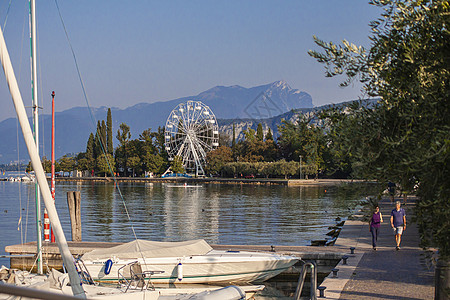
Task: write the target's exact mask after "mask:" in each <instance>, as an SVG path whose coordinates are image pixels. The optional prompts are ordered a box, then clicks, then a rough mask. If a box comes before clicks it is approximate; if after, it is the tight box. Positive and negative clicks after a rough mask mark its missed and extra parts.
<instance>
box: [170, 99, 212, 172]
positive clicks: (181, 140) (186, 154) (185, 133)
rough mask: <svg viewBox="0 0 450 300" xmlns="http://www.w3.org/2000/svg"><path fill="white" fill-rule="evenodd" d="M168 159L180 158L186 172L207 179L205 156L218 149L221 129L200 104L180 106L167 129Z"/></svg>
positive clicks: (208, 109)
mask: <svg viewBox="0 0 450 300" xmlns="http://www.w3.org/2000/svg"><path fill="white" fill-rule="evenodd" d="M164 135H165V147H166V151H167V153H168V154H169V159H170V160H173V159H174V158H175V157H176V156H179V157H180V158H181V159H182V160H183V167H184V168H185V169H186V172H189V173H194V174H195V175H205V171H204V168H203V166H204V165H205V163H206V154H207V153H208V152H209V151H211V150H213V149H215V148H216V147H218V146H219V127H218V125H217V120H216V116H215V115H214V113H213V112H212V111H211V109H210V108H209V107H208V106H206V105H205V104H203V103H202V102H200V101H187V102H186V103H181V104H179V105H177V107H175V108H174V109H173V110H172V111H171V112H170V114H169V117H168V118H167V121H166V127H165V134H164Z"/></svg>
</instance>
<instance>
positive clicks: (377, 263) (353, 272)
mask: <svg viewBox="0 0 450 300" xmlns="http://www.w3.org/2000/svg"><path fill="white" fill-rule="evenodd" d="M408 201H409V202H408V204H407V205H406V207H405V206H402V207H403V208H405V209H406V218H407V225H408V226H407V227H406V231H405V232H404V234H403V236H402V242H401V245H400V246H401V249H400V250H399V251H396V250H395V241H394V235H393V231H392V229H391V227H390V212H391V210H392V209H393V207H394V205H392V204H391V203H390V201H389V200H388V199H385V200H383V201H382V202H381V203H380V210H381V213H382V214H383V219H384V223H382V225H381V234H380V237H379V239H378V243H377V249H378V250H377V251H374V250H372V245H371V234H370V232H369V226H368V223H363V222H361V221H351V220H349V221H347V222H346V223H345V225H344V228H343V230H342V232H341V234H342V237H341V236H340V237H339V238H338V240H337V242H336V246H337V247H342V248H344V249H348V248H349V247H352V246H353V247H355V248H356V250H355V254H354V255H351V254H349V256H350V257H349V259H348V264H347V265H343V263H342V261H341V262H340V263H339V264H338V265H337V266H336V268H338V269H339V272H338V277H337V278H334V277H333V276H332V274H330V275H329V276H328V277H327V278H326V279H325V280H324V282H323V283H322V286H325V287H326V291H325V296H326V298H327V299H346V300H347V299H433V298H434V269H433V268H431V267H430V266H429V265H428V264H427V261H428V260H427V259H425V258H424V251H423V250H422V249H421V248H419V246H418V245H419V234H418V230H417V227H416V226H415V224H413V223H412V212H413V207H414V205H415V204H414V202H413V201H414V200H413V199H411V198H409V199H408ZM347 251H348V252H350V251H349V250H347Z"/></svg>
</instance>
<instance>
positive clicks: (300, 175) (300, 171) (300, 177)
mask: <svg viewBox="0 0 450 300" xmlns="http://www.w3.org/2000/svg"><path fill="white" fill-rule="evenodd" d="M299 173H300V174H299V179H302V156H301V155H300V170H299Z"/></svg>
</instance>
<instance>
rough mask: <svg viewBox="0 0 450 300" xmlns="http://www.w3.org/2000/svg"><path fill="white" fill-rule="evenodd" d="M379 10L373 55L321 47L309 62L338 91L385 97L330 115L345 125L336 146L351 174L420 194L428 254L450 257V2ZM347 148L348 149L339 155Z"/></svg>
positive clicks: (388, 3) (400, 1)
mask: <svg viewBox="0 0 450 300" xmlns="http://www.w3.org/2000/svg"><path fill="white" fill-rule="evenodd" d="M370 4H372V5H374V6H377V7H379V8H381V9H382V11H383V13H382V14H381V16H380V18H378V19H377V20H374V21H372V22H371V23H370V27H371V29H372V35H371V36H370V39H371V46H370V48H369V49H365V48H363V47H358V46H355V45H353V44H351V43H349V42H347V41H343V42H342V43H341V44H334V43H328V42H324V41H322V40H320V39H318V38H316V37H314V39H315V42H316V44H317V45H318V46H319V47H320V48H321V49H322V50H321V52H318V51H310V52H309V54H310V55H311V56H313V57H314V58H316V59H317V60H318V61H319V62H321V63H323V64H324V65H325V68H326V76H328V77H332V76H337V75H343V77H344V80H343V82H342V84H341V85H343V86H346V85H348V84H350V83H351V82H352V81H354V80H359V81H360V82H362V83H363V89H364V93H367V95H368V96H376V97H380V99H381V100H379V101H378V103H377V105H375V106H374V107H365V106H363V105H360V106H357V107H353V108H352V109H350V110H347V111H342V110H339V109H335V110H330V111H329V112H328V115H327V116H326V119H327V121H328V122H329V123H330V125H331V126H333V125H339V124H342V123H345V124H346V125H349V126H350V127H348V126H345V127H344V126H342V132H341V135H340V137H339V138H337V139H336V140H335V141H334V146H337V144H339V146H340V147H341V149H348V150H347V151H348V153H347V154H348V156H346V157H350V163H351V164H352V167H353V170H354V171H355V172H358V173H359V174H360V175H363V176H365V177H367V178H374V179H378V180H379V181H381V182H386V181H387V180H391V181H395V182H397V183H399V184H400V185H401V186H402V189H403V190H405V191H413V189H414V188H417V190H416V193H417V196H418V202H417V206H416V215H417V222H418V225H419V228H420V231H421V233H422V242H423V245H424V246H433V247H438V248H439V255H440V256H441V258H444V259H448V258H449V257H450V239H448V237H449V236H450V198H449V197H450V196H449V195H450V180H449V176H450V172H449V166H450V159H449V149H450V117H449V116H450V111H449V110H450V93H449V83H450V68H449V66H450V55H449V53H450V50H449V49H450V32H449V30H450V28H449V20H450V3H449V1H448V0H435V1H431V0H424V1H406V0H372V1H370ZM342 145H345V146H344V147H342Z"/></svg>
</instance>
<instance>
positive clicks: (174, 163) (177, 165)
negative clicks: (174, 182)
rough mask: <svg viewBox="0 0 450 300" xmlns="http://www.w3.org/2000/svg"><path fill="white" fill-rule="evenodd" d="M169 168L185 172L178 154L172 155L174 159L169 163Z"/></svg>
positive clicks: (173, 170)
mask: <svg viewBox="0 0 450 300" xmlns="http://www.w3.org/2000/svg"><path fill="white" fill-rule="evenodd" d="M170 169H171V170H172V172H174V173H184V172H186V171H185V169H184V167H183V160H182V159H181V157H179V156H175V157H174V159H173V161H172V163H171V166H170Z"/></svg>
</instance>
